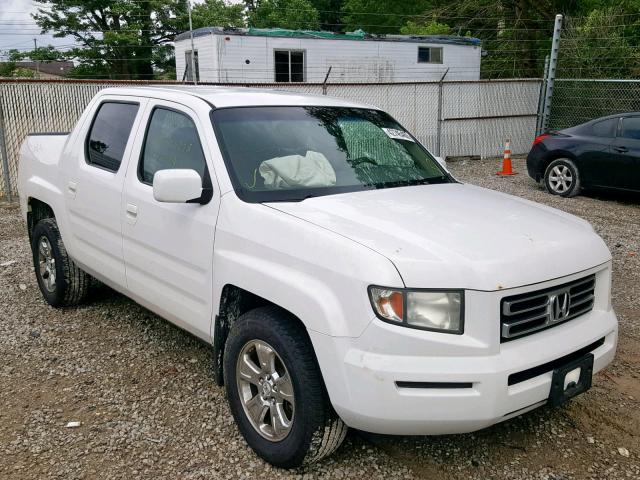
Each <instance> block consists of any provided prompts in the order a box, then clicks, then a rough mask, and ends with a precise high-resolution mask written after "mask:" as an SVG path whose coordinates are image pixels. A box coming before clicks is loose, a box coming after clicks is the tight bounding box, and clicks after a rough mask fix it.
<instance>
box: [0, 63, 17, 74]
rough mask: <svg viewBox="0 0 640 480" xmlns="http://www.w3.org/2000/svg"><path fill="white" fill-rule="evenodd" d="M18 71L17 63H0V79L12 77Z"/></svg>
mask: <svg viewBox="0 0 640 480" xmlns="http://www.w3.org/2000/svg"><path fill="white" fill-rule="evenodd" d="M15 70H16V62H12V61H8V62H2V63H0V77H11V76H13V72H15Z"/></svg>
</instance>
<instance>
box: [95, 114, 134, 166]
mask: <svg viewBox="0 0 640 480" xmlns="http://www.w3.org/2000/svg"><path fill="white" fill-rule="evenodd" d="M137 113H138V104H135V103H119V102H105V103H103V104H102V105H100V107H99V108H98V112H97V113H96V116H95V117H94V119H93V123H92V124H91V130H89V135H88V136H87V140H86V142H87V143H86V160H87V163H89V164H90V165H95V166H96V167H100V168H104V169H106V170H109V171H111V172H117V171H118V168H120V164H121V163H122V156H123V155H124V150H125V148H126V147H127V142H128V141H129V135H130V134H131V127H132V126H133V121H134V120H135V118H136V114H137Z"/></svg>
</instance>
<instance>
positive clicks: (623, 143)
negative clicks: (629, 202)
mask: <svg viewBox="0 0 640 480" xmlns="http://www.w3.org/2000/svg"><path fill="white" fill-rule="evenodd" d="M611 154H612V162H611V166H610V168H611V169H613V170H614V171H615V172H616V173H615V175H614V183H613V184H612V186H614V187H618V188H624V189H630V190H640V115H638V116H630V117H623V118H622V124H621V126H620V131H619V133H618V136H617V137H616V139H615V141H614V142H613V144H612V145H611Z"/></svg>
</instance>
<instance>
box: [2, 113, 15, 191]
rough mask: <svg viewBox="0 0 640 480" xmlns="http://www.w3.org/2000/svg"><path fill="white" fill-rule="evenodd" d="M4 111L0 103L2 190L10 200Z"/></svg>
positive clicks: (9, 175)
mask: <svg viewBox="0 0 640 480" xmlns="http://www.w3.org/2000/svg"><path fill="white" fill-rule="evenodd" d="M4 132H5V128H4V113H3V111H2V103H0V155H2V171H3V174H4V190H5V193H6V194H7V200H8V201H9V202H11V200H12V198H11V172H10V171H9V158H8V157H7V143H6V140H5V134H4Z"/></svg>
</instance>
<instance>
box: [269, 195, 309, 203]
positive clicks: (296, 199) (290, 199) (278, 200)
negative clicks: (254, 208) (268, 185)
mask: <svg viewBox="0 0 640 480" xmlns="http://www.w3.org/2000/svg"><path fill="white" fill-rule="evenodd" d="M319 196H320V195H315V194H313V193H310V194H308V195H303V196H301V197H284V198H274V199H269V200H265V202H264V203H272V202H274V203H275V202H302V201H303V200H306V199H307V198H315V197H319Z"/></svg>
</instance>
